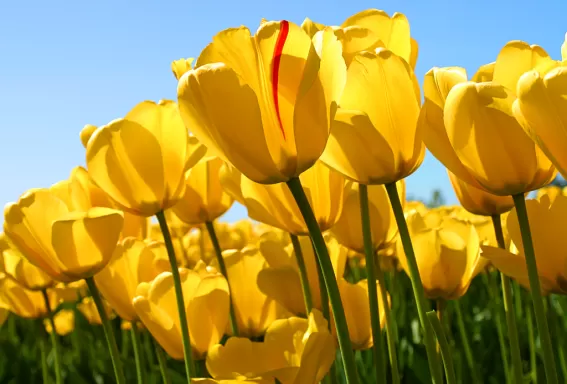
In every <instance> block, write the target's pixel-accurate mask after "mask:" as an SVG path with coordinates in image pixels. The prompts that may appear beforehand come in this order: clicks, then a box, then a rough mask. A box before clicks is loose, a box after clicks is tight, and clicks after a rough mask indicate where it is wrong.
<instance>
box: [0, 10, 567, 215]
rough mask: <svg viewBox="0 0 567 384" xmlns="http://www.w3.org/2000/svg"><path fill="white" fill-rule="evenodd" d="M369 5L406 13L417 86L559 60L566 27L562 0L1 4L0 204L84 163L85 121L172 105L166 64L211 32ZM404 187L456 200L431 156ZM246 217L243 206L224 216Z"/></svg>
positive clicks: (337, 14) (329, 19)
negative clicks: (501, 56)
mask: <svg viewBox="0 0 567 384" xmlns="http://www.w3.org/2000/svg"><path fill="white" fill-rule="evenodd" d="M367 8H380V9H384V10H385V11H387V12H388V13H389V14H392V13H393V12H396V11H398V12H402V13H404V14H406V16H407V17H408V18H409V20H410V24H411V30H412V35H413V36H414V37H415V38H416V39H417V41H418V42H419V48H420V49H419V59H418V64H417V68H416V71H417V75H418V78H419V79H420V81H421V80H422V79H423V75H424V74H425V72H426V71H427V70H428V69H429V68H431V67H433V66H449V65H459V66H463V67H465V68H466V69H467V71H468V72H469V75H472V74H473V73H474V71H475V70H476V68H477V67H478V66H479V65H481V64H484V63H487V62H490V61H493V60H494V59H495V57H496V54H497V53H498V51H499V49H500V48H501V47H502V46H503V45H504V44H505V43H506V42H507V41H509V40H513V39H520V40H525V41H527V42H529V43H530V44H539V45H541V46H543V47H544V48H545V49H546V50H547V51H548V52H549V53H550V54H551V55H552V56H554V57H555V58H559V56H560V53H559V52H560V46H561V43H562V41H563V38H564V35H565V32H566V30H567V17H566V15H567V1H565V0H556V1H539V2H536V1H503V0H491V1H485V0H482V1H465V0H454V1H433V0H429V1H419V0H411V1H410V0H400V1H376V0H375V1H356V0H348V1H320V0H287V1H244V0H240V1H228V0H218V1H212V0H209V1H157V0H156V1H124V0H122V1H104V0H101V1H61V0H51V1H39V0H34V1H25V0H22V1H3V2H2V3H1V5H0V204H2V205H3V204H4V203H6V202H9V201H13V200H16V199H17V198H18V196H19V195H20V194H21V193H23V192H24V191H25V190H27V189H29V188H32V187H44V186H49V185H51V184H53V183H54V182H56V181H58V180H61V179H64V178H67V177H68V175H69V172H70V171H71V169H72V168H73V167H74V166H76V165H80V164H84V149H83V147H82V145H81V142H80V140H79V132H80V130H81V128H82V127H83V126H84V125H85V124H87V123H89V124H95V125H101V124H105V123H107V122H109V121H110V120H112V119H114V118H117V117H120V116H122V115H123V114H125V113H126V112H127V111H128V110H129V109H130V108H132V107H133V106H134V105H135V104H136V103H138V102H139V101H142V100H145V99H151V100H158V99H161V98H169V99H174V98H175V95H176V81H175V79H174V77H173V75H172V73H171V70H170V63H171V61H172V60H175V59H178V58H181V57H191V56H193V57H194V56H197V55H198V54H199V52H200V51H201V49H203V48H204V47H205V45H206V44H207V43H208V42H209V41H210V40H211V37H212V36H213V35H214V34H215V33H216V32H218V31H220V30H222V29H224V28H228V27H235V26H239V25H242V24H244V25H247V26H248V27H249V28H250V29H251V30H252V31H255V30H256V28H257V27H258V24H259V22H260V19H261V18H262V17H264V18H266V19H269V20H280V19H287V20H291V21H293V22H296V23H301V22H302V21H303V19H304V18H305V17H309V18H311V19H313V20H315V21H318V22H321V23H325V24H329V25H338V24H341V23H342V21H343V20H344V19H345V18H346V17H348V16H350V15H352V14H354V13H356V12H358V11H361V10H364V9H367ZM407 185H408V193H409V194H411V195H414V196H416V197H420V198H428V197H429V196H430V194H431V191H432V190H433V189H435V188H440V189H441V190H442V191H443V193H444V195H445V196H446V198H447V202H448V203H455V202H456V199H455V197H454V194H453V192H452V190H451V187H450V184H449V182H448V179H447V176H446V174H445V172H444V169H443V167H442V166H441V165H440V164H439V163H438V162H437V161H436V160H435V159H434V158H433V157H432V156H431V155H428V156H427V158H426V160H425V162H424V163H423V165H422V167H421V168H420V169H419V170H418V171H417V172H416V173H415V174H414V175H412V176H411V177H409V178H408V180H407ZM244 215H245V211H244V210H243V209H242V208H241V207H239V208H235V209H233V210H231V212H230V213H229V214H228V215H227V216H226V217H225V219H226V220H233V219H235V218H240V217H242V216H244ZM0 221H2V220H1V219H0Z"/></svg>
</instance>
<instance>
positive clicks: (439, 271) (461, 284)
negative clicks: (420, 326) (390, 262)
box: [397, 212, 486, 300]
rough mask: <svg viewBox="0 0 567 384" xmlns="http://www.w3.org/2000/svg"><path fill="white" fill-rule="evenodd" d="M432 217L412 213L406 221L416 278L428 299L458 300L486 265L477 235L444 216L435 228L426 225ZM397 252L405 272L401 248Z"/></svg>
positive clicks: (403, 255) (463, 225)
mask: <svg viewBox="0 0 567 384" xmlns="http://www.w3.org/2000/svg"><path fill="white" fill-rule="evenodd" d="M432 214H433V215H434V214H435V213H432ZM432 214H426V215H425V217H422V216H421V215H420V214H419V213H417V212H414V213H413V214H411V215H410V216H409V217H408V219H407V221H408V226H409V230H410V235H411V238H412V242H413V244H414V250H415V255H416V260H417V264H418V269H419V275H420V277H421V281H422V282H423V288H424V289H425V293H426V296H428V297H429V298H431V299H438V298H442V299H445V300H452V299H458V298H459V297H461V296H462V295H464V294H465V292H466V291H467V289H468V287H469V285H470V283H471V281H472V279H473V278H474V277H475V276H476V275H477V274H478V273H479V272H480V271H481V270H482V268H484V266H485V265H486V264H484V263H483V262H482V261H481V258H480V241H479V238H478V234H477V232H476V230H475V228H474V226H473V225H472V224H468V223H464V222H461V221H458V220H455V219H452V218H447V217H445V218H444V219H443V220H442V221H441V223H438V225H428V220H427V216H429V215H432ZM429 224H431V222H430V223H429ZM397 253H398V260H399V261H400V264H401V265H402V267H403V268H404V270H405V271H408V265H407V260H406V257H405V253H404V251H403V248H402V247H401V245H398V251H397Z"/></svg>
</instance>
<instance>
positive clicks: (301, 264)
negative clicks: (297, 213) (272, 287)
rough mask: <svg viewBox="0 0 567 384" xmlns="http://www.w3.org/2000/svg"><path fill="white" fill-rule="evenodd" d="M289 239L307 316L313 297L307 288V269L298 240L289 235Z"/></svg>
mask: <svg viewBox="0 0 567 384" xmlns="http://www.w3.org/2000/svg"><path fill="white" fill-rule="evenodd" d="M289 237H290V239H291V244H292V246H293V253H295V260H296V261H297V268H298V269H299V279H300V280H301V291H302V292H303V301H305V311H306V312H305V313H306V314H307V315H309V314H310V313H311V309H313V297H312V296H311V288H310V287H309V279H308V277H307V268H306V267H305V259H304V258H303V251H302V250H301V245H300V244H299V239H298V238H297V236H296V235H294V234H292V233H290V234H289Z"/></svg>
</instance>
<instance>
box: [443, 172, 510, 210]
mask: <svg viewBox="0 0 567 384" xmlns="http://www.w3.org/2000/svg"><path fill="white" fill-rule="evenodd" d="M447 173H448V174H449V179H450V180H451V185H452V186H453V190H454V191H455V194H456V195H457V198H458V199H459V202H460V203H461V205H462V206H463V208H465V209H466V210H467V211H469V212H471V213H473V214H475V215H481V216H493V215H500V214H502V213H504V212H508V211H509V210H511V209H512V208H513V207H514V200H513V199H512V197H511V196H496V195H493V194H491V193H488V192H486V191H484V190H482V189H478V188H476V187H473V186H472V185H470V184H468V183H465V182H464V181H462V180H461V179H459V178H458V177H457V176H455V175H454V174H453V173H451V171H447Z"/></svg>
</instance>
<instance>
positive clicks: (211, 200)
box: [173, 158, 234, 225]
mask: <svg viewBox="0 0 567 384" xmlns="http://www.w3.org/2000/svg"><path fill="white" fill-rule="evenodd" d="M223 164H224V162H223V161H222V160H221V159H219V158H215V159H212V160H206V161H201V162H199V163H198V164H197V165H195V166H194V167H193V168H191V169H190V170H188V171H187V173H186V174H185V194H184V195H183V198H182V199H181V200H180V201H179V202H178V203H177V204H176V205H175V206H174V207H173V212H175V215H177V217H178V218H179V219H180V220H181V221H183V222H185V223H187V224H193V225H194V224H203V223H206V222H212V221H213V220H215V219H217V218H218V217H220V216H222V215H223V214H224V213H225V212H226V211H228V209H229V208H230V207H231V206H232V203H233V202H234V200H233V198H232V197H231V196H230V195H229V194H227V193H226V192H225V191H224V190H223V188H222V186H221V183H220V179H219V171H220V168H221V166H222V165H223Z"/></svg>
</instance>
